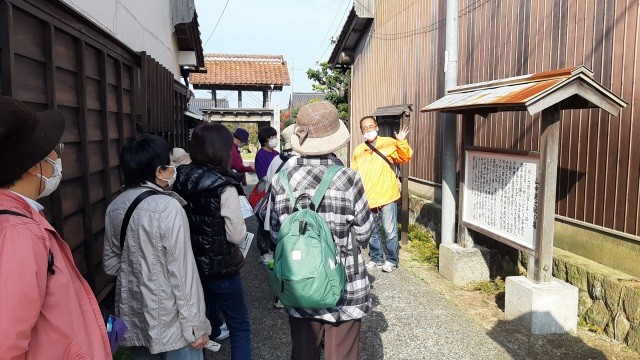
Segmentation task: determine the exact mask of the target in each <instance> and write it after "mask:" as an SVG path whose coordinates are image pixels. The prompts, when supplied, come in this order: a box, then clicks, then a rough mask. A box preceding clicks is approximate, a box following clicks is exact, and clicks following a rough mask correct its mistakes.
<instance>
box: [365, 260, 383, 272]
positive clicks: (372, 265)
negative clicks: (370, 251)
mask: <svg viewBox="0 0 640 360" xmlns="http://www.w3.org/2000/svg"><path fill="white" fill-rule="evenodd" d="M379 267H382V264H379V263H377V262H375V261H369V262H368V263H367V269H369V270H373V269H377V268H379Z"/></svg>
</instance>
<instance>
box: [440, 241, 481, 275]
mask: <svg viewBox="0 0 640 360" xmlns="http://www.w3.org/2000/svg"><path fill="white" fill-rule="evenodd" d="M439 250H440V256H439V265H438V266H439V271H440V276H442V277H443V278H445V279H447V280H449V281H451V282H452V283H454V284H456V285H466V284H470V283H474V282H479V281H489V280H490V278H489V249H487V248H484V247H482V246H477V245H476V246H474V247H472V248H469V249H466V248H463V247H461V246H460V245H458V244H440V249H439Z"/></svg>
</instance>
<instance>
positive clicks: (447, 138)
mask: <svg viewBox="0 0 640 360" xmlns="http://www.w3.org/2000/svg"><path fill="white" fill-rule="evenodd" d="M446 23H447V24H446V45H445V46H446V47H445V55H444V58H445V62H444V72H445V75H444V89H445V95H446V92H448V91H449V90H451V89H452V88H454V87H456V86H457V85H458V0H447V22H446ZM440 123H441V125H442V135H443V136H442V218H441V225H440V229H441V230H440V242H441V243H442V244H453V243H455V224H456V115H455V114H448V113H441V114H440Z"/></svg>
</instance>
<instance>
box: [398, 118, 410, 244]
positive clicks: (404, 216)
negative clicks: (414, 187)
mask: <svg viewBox="0 0 640 360" xmlns="http://www.w3.org/2000/svg"><path fill="white" fill-rule="evenodd" d="M401 116H402V118H401V120H400V128H402V127H403V126H407V127H408V126H409V116H410V114H409V111H408V109H407V110H405V112H404V113H402V115H401ZM408 177H409V164H403V165H401V166H400V178H401V183H402V187H401V192H400V199H401V200H400V227H401V231H400V241H401V242H402V245H407V244H408V243H409V179H408Z"/></svg>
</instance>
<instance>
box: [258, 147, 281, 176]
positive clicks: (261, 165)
mask: <svg viewBox="0 0 640 360" xmlns="http://www.w3.org/2000/svg"><path fill="white" fill-rule="evenodd" d="M278 154H279V153H278V152H277V151H275V150H273V151H272V152H268V151H267V150H265V149H262V148H260V150H258V153H257V154H256V175H258V179H262V178H263V177H265V176H267V170H269V164H271V160H273V158H274V157H276V156H278Z"/></svg>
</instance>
